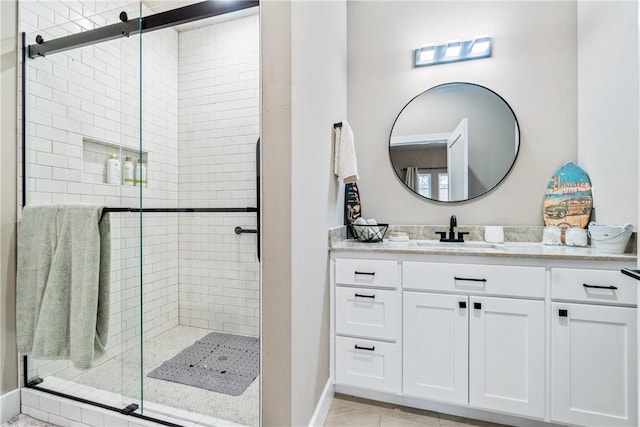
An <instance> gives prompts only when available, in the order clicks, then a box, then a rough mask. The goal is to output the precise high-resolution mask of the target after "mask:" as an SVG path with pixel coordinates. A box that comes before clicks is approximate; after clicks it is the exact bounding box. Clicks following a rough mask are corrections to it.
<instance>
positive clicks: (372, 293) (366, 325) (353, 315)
mask: <svg viewBox="0 0 640 427" xmlns="http://www.w3.org/2000/svg"><path fill="white" fill-rule="evenodd" d="M401 313H402V306H401V298H400V292H399V291H387V290H381V289H362V288H346V287H340V286H338V287H336V334H344V335H357V336H362V337H368V338H375V339H382V340H394V341H395V340H397V339H398V336H399V335H400V316H401Z"/></svg>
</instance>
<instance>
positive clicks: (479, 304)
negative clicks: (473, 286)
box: [473, 302, 482, 310]
mask: <svg viewBox="0 0 640 427" xmlns="http://www.w3.org/2000/svg"><path fill="white" fill-rule="evenodd" d="M473 308H474V309H476V310H482V303H481V302H474V303H473Z"/></svg>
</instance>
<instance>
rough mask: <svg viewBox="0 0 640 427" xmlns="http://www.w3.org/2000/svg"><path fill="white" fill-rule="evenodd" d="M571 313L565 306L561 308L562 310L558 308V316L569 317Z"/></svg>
mask: <svg viewBox="0 0 640 427" xmlns="http://www.w3.org/2000/svg"><path fill="white" fill-rule="evenodd" d="M568 315H569V312H568V311H567V310H565V309H563V308H561V309H560V310H558V316H560V317H567V316H568Z"/></svg>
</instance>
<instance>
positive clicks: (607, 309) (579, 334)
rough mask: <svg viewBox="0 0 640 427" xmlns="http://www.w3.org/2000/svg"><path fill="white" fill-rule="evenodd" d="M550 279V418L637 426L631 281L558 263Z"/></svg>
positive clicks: (633, 302)
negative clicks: (560, 265) (558, 266)
mask: <svg viewBox="0 0 640 427" xmlns="http://www.w3.org/2000/svg"><path fill="white" fill-rule="evenodd" d="M551 284H552V286H551V298H552V304H551V420H552V421H555V422H559V423H567V424H577V425H598V426H637V425H638V419H637V404H636V402H637V397H636V396H637V391H636V366H637V357H636V309H635V308H633V307H630V306H633V305H635V304H636V286H637V284H636V282H635V280H633V279H631V278H628V277H626V276H623V275H622V274H620V273H619V272H618V271H602V270H576V269H562V268H559V269H552V272H551ZM564 301H567V302H564Z"/></svg>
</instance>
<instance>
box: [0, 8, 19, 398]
mask: <svg viewBox="0 0 640 427" xmlns="http://www.w3.org/2000/svg"><path fill="white" fill-rule="evenodd" d="M0 21H1V22H0V396H2V395H3V394H6V393H8V392H10V391H12V390H15V389H16V388H17V387H18V353H17V349H16V334H15V328H16V321H15V317H16V314H15V264H16V258H15V245H16V176H17V174H16V170H17V168H16V135H17V128H16V84H17V39H16V28H17V2H16V1H13V0H3V1H0Z"/></svg>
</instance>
